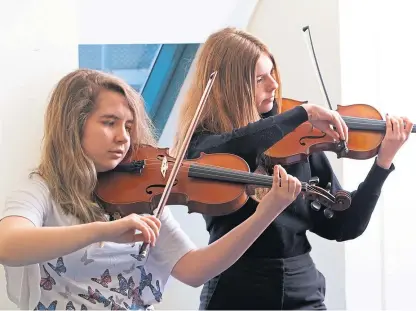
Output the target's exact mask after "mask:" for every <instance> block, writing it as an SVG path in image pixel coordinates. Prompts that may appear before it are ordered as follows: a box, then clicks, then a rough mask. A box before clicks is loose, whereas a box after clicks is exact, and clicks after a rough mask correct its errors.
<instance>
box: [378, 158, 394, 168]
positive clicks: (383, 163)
mask: <svg viewBox="0 0 416 311" xmlns="http://www.w3.org/2000/svg"><path fill="white" fill-rule="evenodd" d="M376 163H377V165H378V166H380V167H381V168H384V169H386V170H388V169H389V168H390V167H391V165H392V163H393V159H388V158H382V157H379V156H378V157H377V159H376Z"/></svg>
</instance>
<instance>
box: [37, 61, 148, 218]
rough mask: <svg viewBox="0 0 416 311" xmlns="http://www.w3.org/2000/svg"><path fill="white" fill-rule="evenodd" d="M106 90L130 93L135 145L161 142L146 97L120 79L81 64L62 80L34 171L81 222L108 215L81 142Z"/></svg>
mask: <svg viewBox="0 0 416 311" xmlns="http://www.w3.org/2000/svg"><path fill="white" fill-rule="evenodd" d="M101 90H111V91H116V92H118V93H120V94H122V95H123V96H124V97H125V98H126V99H127V102H128V105H129V107H130V109H131V111H132V114H133V119H134V125H133V127H132V131H131V134H130V136H131V147H130V148H131V149H134V148H137V147H138V146H139V145H140V144H149V145H153V146H155V145H156V142H155V138H154V128H153V126H152V123H151V120H150V119H149V117H148V115H147V114H146V111H145V106H144V101H143V98H142V97H141V96H140V95H139V94H138V93H137V92H136V91H135V90H134V89H133V88H132V87H130V86H129V85H128V84H127V83H125V82H124V81H122V80H121V79H119V78H117V77H114V76H111V75H109V74H106V73H103V72H100V71H95V70H88V69H79V70H76V71H73V72H71V73H69V74H68V75H66V76H65V77H63V78H62V79H61V80H60V81H59V83H58V84H57V86H56V87H55V89H54V90H53V92H52V94H51V98H50V101H49V104H48V107H47V109H46V114H45V120H44V121H45V127H44V137H43V146H42V152H41V161H40V165H39V166H38V168H37V169H36V170H35V171H34V172H33V173H38V174H39V175H40V176H42V178H43V179H44V180H45V182H46V183H47V185H48V187H49V190H50V194H51V196H52V198H53V200H54V201H55V202H56V203H57V204H59V205H60V206H61V208H62V210H63V211H64V212H65V214H68V213H69V214H72V215H74V216H75V217H77V218H78V219H79V220H80V221H81V222H82V223H87V222H92V221H97V220H101V221H105V217H104V213H103V211H102V210H101V208H100V207H99V206H98V204H97V203H96V202H95V200H94V198H93V191H94V188H95V186H96V182H97V172H96V170H95V166H94V163H93V162H92V161H91V159H89V158H88V157H87V155H86V154H85V153H84V151H83V149H82V145H81V140H82V135H83V129H84V125H85V121H86V120H87V118H88V116H89V114H90V113H91V112H92V111H93V108H94V105H95V100H96V98H97V96H98V94H99V92H100V91H101Z"/></svg>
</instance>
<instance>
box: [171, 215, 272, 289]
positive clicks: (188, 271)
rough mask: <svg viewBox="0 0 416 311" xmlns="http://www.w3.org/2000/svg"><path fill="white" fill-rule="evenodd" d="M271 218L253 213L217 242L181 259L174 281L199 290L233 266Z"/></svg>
mask: <svg viewBox="0 0 416 311" xmlns="http://www.w3.org/2000/svg"><path fill="white" fill-rule="evenodd" d="M272 218H273V217H270V216H267V215H262V214H261V213H257V212H256V213H254V215H253V216H251V217H250V218H248V219H247V220H246V221H244V222H243V223H241V224H240V225H239V226H237V227H236V228H234V229H233V230H231V231H230V232H228V233H227V234H226V235H224V236H223V237H222V238H220V239H219V240H217V241H215V242H213V243H212V244H210V245H208V246H206V247H203V248H200V249H197V250H194V251H191V252H190V253H188V254H187V255H185V256H184V257H183V258H182V259H181V260H180V261H179V262H178V264H177V265H176V267H175V269H176V271H175V270H174V272H173V275H174V277H176V278H178V279H179V280H180V281H182V282H184V283H186V284H188V285H191V286H194V287H198V286H201V285H202V284H204V283H205V282H207V281H208V280H210V279H211V278H213V277H215V276H216V275H218V274H220V273H222V272H223V271H224V270H226V269H228V268H229V267H230V266H231V265H233V264H234V263H235V262H236V261H237V260H238V258H240V257H241V256H242V255H243V254H244V252H245V251H246V250H247V249H248V248H249V247H250V245H252V244H253V243H254V241H255V240H256V239H257V238H258V237H259V236H260V235H261V234H262V232H263V231H264V230H265V228H266V227H267V226H268V225H269V224H270V223H271V222H272V221H273V219H272ZM175 274H176V275H175Z"/></svg>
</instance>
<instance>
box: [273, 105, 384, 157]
mask: <svg viewBox="0 0 416 311" xmlns="http://www.w3.org/2000/svg"><path fill="white" fill-rule="evenodd" d="M304 103H306V102H302V101H298V100H294V99H289V98H283V99H282V105H281V107H279V113H282V112H285V111H287V110H290V109H293V108H294V107H296V106H299V105H301V104H304ZM337 111H338V113H339V114H340V115H341V116H342V117H343V119H344V120H345V122H346V123H347V126H348V141H347V142H346V146H347V147H348V150H345V146H344V145H343V144H342V143H339V142H335V141H334V140H333V138H332V137H330V136H329V135H327V134H325V133H323V132H322V131H320V130H318V129H316V128H314V127H313V126H312V124H311V123H310V122H305V123H303V124H301V125H300V126H299V127H298V128H296V129H295V130H294V131H293V132H291V133H289V134H287V135H286V136H285V137H283V138H282V139H281V140H279V141H278V142H277V143H276V144H274V145H273V146H272V147H271V148H269V149H268V150H266V151H265V154H266V155H267V156H269V157H270V158H271V159H272V162H273V164H275V163H280V164H283V165H288V164H292V163H296V162H301V161H304V160H306V159H307V157H308V156H309V155H310V154H311V153H313V152H318V151H332V152H335V153H336V154H337V156H338V158H340V157H345V158H350V159H356V160H364V159H369V158H372V157H374V156H375V155H376V154H377V153H378V149H379V147H380V144H381V142H382V141H383V138H384V136H385V122H384V121H382V120H383V118H382V116H381V114H380V113H379V112H378V110H377V109H375V108H374V107H372V106H370V105H366V104H353V105H348V106H340V105H339V106H338V108H337ZM377 121H378V122H377ZM383 122H384V123H383Z"/></svg>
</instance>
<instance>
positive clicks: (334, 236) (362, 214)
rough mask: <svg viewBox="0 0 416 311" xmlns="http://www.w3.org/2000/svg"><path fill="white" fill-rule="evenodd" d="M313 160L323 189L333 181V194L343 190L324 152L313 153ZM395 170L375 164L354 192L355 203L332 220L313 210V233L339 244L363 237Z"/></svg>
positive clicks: (313, 174)
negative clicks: (386, 183) (386, 181)
mask: <svg viewBox="0 0 416 311" xmlns="http://www.w3.org/2000/svg"><path fill="white" fill-rule="evenodd" d="M310 160H311V173H312V176H318V177H319V186H320V187H324V188H325V187H326V185H327V184H328V182H330V183H331V193H332V194H335V193H336V191H338V190H341V189H342V188H341V185H340V183H339V181H338V179H337V177H336V176H335V174H334V171H333V170H332V168H331V165H330V163H329V160H328V158H327V157H326V156H325V154H324V153H317V154H312V155H311V157H310ZM393 170H394V165H393V164H392V166H391V167H390V168H389V169H384V168H382V167H380V166H378V165H377V163H376V161H374V163H373V166H372V167H371V169H370V172H369V173H368V175H367V177H366V178H365V180H364V181H363V182H362V183H360V184H359V186H358V188H357V190H354V191H352V192H350V193H351V197H352V201H351V206H350V207H349V208H348V209H346V210H344V211H339V212H334V213H335V214H334V216H333V217H332V218H329V219H328V218H327V217H325V216H324V214H323V212H322V211H318V212H316V211H311V214H312V217H313V229H311V231H312V232H314V233H316V234H317V235H319V236H321V237H323V238H326V239H329V240H336V241H338V242H342V241H347V240H352V239H355V238H357V237H358V236H360V235H361V234H363V233H364V231H365V229H366V228H367V226H368V223H369V222H370V218H371V215H372V213H373V211H374V208H375V206H376V204H377V202H378V199H379V197H380V194H381V189H382V187H383V184H384V182H385V180H386V179H387V177H388V175H389V174H390V173H391V172H392V171H393Z"/></svg>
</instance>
